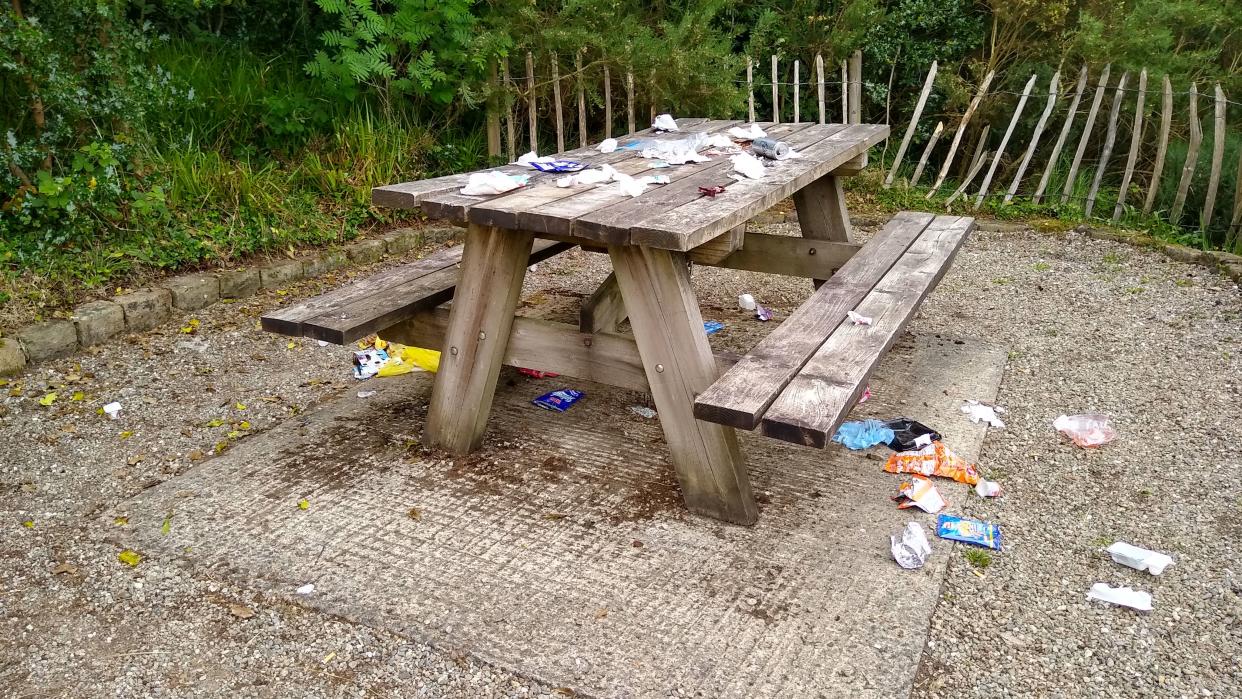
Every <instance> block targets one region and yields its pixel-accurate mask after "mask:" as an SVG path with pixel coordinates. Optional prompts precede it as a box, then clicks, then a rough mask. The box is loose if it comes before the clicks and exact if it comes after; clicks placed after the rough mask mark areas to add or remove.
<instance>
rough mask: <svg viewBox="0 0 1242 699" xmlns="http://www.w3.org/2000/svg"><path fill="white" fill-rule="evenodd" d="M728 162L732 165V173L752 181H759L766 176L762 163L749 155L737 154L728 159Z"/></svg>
mask: <svg viewBox="0 0 1242 699" xmlns="http://www.w3.org/2000/svg"><path fill="white" fill-rule="evenodd" d="M729 162H731V163H733V170H734V172H736V173H738V174H739V175H742V176H743V177H748V178H750V179H752V180H761V179H763V176H764V175H765V174H766V173H765V172H764V170H763V163H761V162H759V159H758V158H756V157H755V156H753V155H751V154H750V153H738V154H737V155H734V156H732V157H730V158H729Z"/></svg>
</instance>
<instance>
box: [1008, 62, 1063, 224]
mask: <svg viewBox="0 0 1242 699" xmlns="http://www.w3.org/2000/svg"><path fill="white" fill-rule="evenodd" d="M1060 81H1061V71H1059V70H1058V71H1057V72H1055V73H1053V74H1052V80H1050V81H1049V82H1048V103H1047V104H1045V105H1044V111H1043V113H1042V114H1040V115H1039V121H1038V122H1036V124H1035V130H1034V131H1032V132H1031V142H1030V143H1029V144H1027V147H1026V153H1025V154H1024V155H1023V156H1022V163H1021V164H1019V165H1018V171H1017V172H1016V173H1014V176H1013V182H1012V183H1011V184H1010V185H1009V191H1008V192H1006V193H1005V203H1006V204H1008V203H1009V202H1010V201H1012V200H1013V197H1014V195H1015V194H1017V193H1018V185H1020V184H1022V176H1023V175H1025V174H1026V168H1027V166H1028V165H1030V164H1031V158H1032V157H1034V155H1035V149H1036V148H1038V147H1039V137H1040V136H1042V135H1043V133H1044V127H1045V126H1047V125H1048V117H1050V116H1052V110H1053V109H1054V108H1056V106H1057V87H1058V85H1059V83H1060Z"/></svg>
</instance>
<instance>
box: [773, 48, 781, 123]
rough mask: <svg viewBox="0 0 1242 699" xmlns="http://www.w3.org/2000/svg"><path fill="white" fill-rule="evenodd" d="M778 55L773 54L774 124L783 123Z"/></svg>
mask: <svg viewBox="0 0 1242 699" xmlns="http://www.w3.org/2000/svg"><path fill="white" fill-rule="evenodd" d="M776 61H777V58H776V54H772V123H773V124H779V123H781V93H780V85H779V82H780V75H779V72H778V70H777V67H776Z"/></svg>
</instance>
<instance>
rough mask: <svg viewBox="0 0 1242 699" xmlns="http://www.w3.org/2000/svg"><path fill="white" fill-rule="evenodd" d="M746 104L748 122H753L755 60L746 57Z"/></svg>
mask: <svg viewBox="0 0 1242 699" xmlns="http://www.w3.org/2000/svg"><path fill="white" fill-rule="evenodd" d="M746 106H747V114H748V115H749V117H750V118H749V121H750V123H752V124H753V123H755V61H754V59H752V58H751V57H750V56H747V57H746Z"/></svg>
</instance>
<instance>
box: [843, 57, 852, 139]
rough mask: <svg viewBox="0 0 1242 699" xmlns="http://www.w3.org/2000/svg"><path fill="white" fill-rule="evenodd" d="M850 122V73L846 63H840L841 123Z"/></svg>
mask: <svg viewBox="0 0 1242 699" xmlns="http://www.w3.org/2000/svg"><path fill="white" fill-rule="evenodd" d="M849 121H850V73H849V69H848V68H847V67H846V62H845V61H841V123H842V124H848V123H849Z"/></svg>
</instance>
